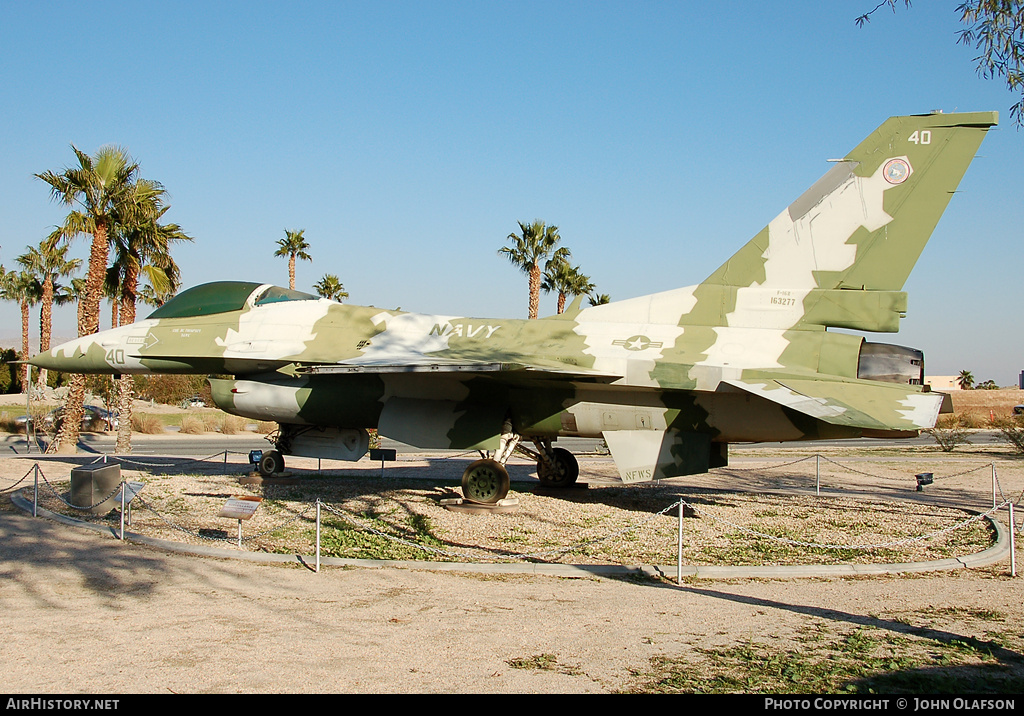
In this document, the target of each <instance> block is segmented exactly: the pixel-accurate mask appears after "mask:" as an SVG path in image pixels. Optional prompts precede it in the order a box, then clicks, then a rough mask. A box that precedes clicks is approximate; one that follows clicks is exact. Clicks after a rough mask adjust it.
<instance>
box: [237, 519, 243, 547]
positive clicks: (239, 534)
mask: <svg viewBox="0 0 1024 716" xmlns="http://www.w3.org/2000/svg"><path fill="white" fill-rule="evenodd" d="M238 549H242V520H238Z"/></svg>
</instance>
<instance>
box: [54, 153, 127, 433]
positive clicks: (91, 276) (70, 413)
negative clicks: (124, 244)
mask: <svg viewBox="0 0 1024 716" xmlns="http://www.w3.org/2000/svg"><path fill="white" fill-rule="evenodd" d="M71 149H72V150H73V151H74V153H75V156H76V158H77V159H78V166H76V167H67V168H65V169H64V171H63V172H61V173H59V174H58V173H54V172H49V171H48V172H43V173H42V174H36V177H37V178H38V179H40V180H42V181H44V182H46V183H47V184H49V186H50V195H51V197H52V198H53V199H54V200H56V201H60V202H61V203H62V204H64V205H65V206H70V207H73V208H72V210H71V212H70V213H69V214H68V215H67V218H66V219H65V220H64V224H63V225H62V226H61V227H60V228H59V231H60V235H61V238H62V240H64V241H70V240H72V239H74V238H75V237H76V236H78V235H79V234H90V235H91V236H92V244H91V247H90V250H89V268H88V271H87V273H86V276H85V296H84V298H83V299H82V303H81V305H80V307H79V309H80V310H79V322H78V334H79V335H80V336H85V335H89V334H91V333H95V332H96V331H97V330H99V315H100V300H101V299H102V297H103V282H104V278H105V276H106V271H107V255H108V252H109V241H110V232H111V231H112V230H113V229H114V227H115V226H116V225H117V224H122V225H126V226H130V225H133V224H135V223H137V222H138V221H140V220H141V219H142V218H143V217H139V216H138V215H137V212H138V210H139V209H140V208H141V207H142V204H140V203H139V202H137V201H135V198H136V195H137V193H138V191H139V182H138V181H137V177H138V171H139V165H138V164H137V163H136V162H135V161H134V160H133V159H132V158H131V157H130V156H129V155H128V152H127V151H125V150H124V149H122V148H120V147H115V146H105V147H101V148H100V149H99V150H97V152H96V156H95V157H90V156H89V155H88V154H86V153H85V152H82V151H80V150H79V149H78V148H77V147H75V146H74V145H71ZM84 399H85V376H84V375H82V374H80V373H75V374H72V376H71V379H70V380H69V381H68V397H67V402H66V404H65V406H64V418H65V419H64V421H63V426H62V427H61V430H60V433H59V434H58V435H57V438H56V439H55V440H54V441H53V443H52V444H51V445H50V448H49V449H50V450H52V451H56V450H62V451H65V450H66V451H69V452H73V451H74V450H75V449H76V445H77V444H78V434H79V430H80V427H81V418H82V413H83V407H82V404H83V402H84Z"/></svg>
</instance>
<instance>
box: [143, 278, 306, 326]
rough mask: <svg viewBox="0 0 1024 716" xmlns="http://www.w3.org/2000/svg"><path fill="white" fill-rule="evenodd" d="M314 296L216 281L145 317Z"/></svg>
mask: <svg viewBox="0 0 1024 716" xmlns="http://www.w3.org/2000/svg"><path fill="white" fill-rule="evenodd" d="M316 300H318V297H317V296H314V295H312V294H309V293H303V292H302V291H293V290H291V289H287V288H281V287H280V286H273V285H271V284H266V283H252V282H249V281H216V282H214V283H204V284H203V285H201V286H195V287H193V288H190V289H188V290H186V291H182V292H181V293H179V294H178V295H177V296H175V297H174V298H172V299H171V300H170V301H168V302H167V303H165V304H164V305H162V306H160V308H158V309H156V310H155V311H153V312H152V313H151V314H149V316H148V318H186V317H189V316H209V315H213V314H216V313H227V312H228V311H240V310H242V309H243V308H245V307H246V306H263V305H266V304H268V303H278V302H280V301H316Z"/></svg>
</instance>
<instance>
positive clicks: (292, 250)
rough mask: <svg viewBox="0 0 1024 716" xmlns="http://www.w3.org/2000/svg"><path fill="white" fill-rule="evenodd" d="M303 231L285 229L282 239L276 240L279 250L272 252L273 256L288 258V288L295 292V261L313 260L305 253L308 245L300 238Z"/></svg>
mask: <svg viewBox="0 0 1024 716" xmlns="http://www.w3.org/2000/svg"><path fill="white" fill-rule="evenodd" d="M304 231H305V229H299V230H298V231H291V230H289V229H285V230H284V238H283V239H278V240H277V245H278V246H279V247H280V248H278V250H277V251H275V252H274V256H287V257H288V288H290V289H292V290H295V259H297V258H299V259H302V260H303V261H312V260H313V257H312V256H310V255H309V254H308V253H307V252H306V249H308V248H309V244H308V243H306V240H305V239H304V238H303V237H302V232H304Z"/></svg>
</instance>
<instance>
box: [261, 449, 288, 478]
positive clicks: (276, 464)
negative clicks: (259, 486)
mask: <svg viewBox="0 0 1024 716" xmlns="http://www.w3.org/2000/svg"><path fill="white" fill-rule="evenodd" d="M259 471H260V475H262V476H263V477H270V476H271V475H273V474H274V473H275V472H284V455H282V454H281V453H279V452H278V451H277V450H271V451H270V452H265V453H263V457H261V458H260V464H259Z"/></svg>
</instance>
